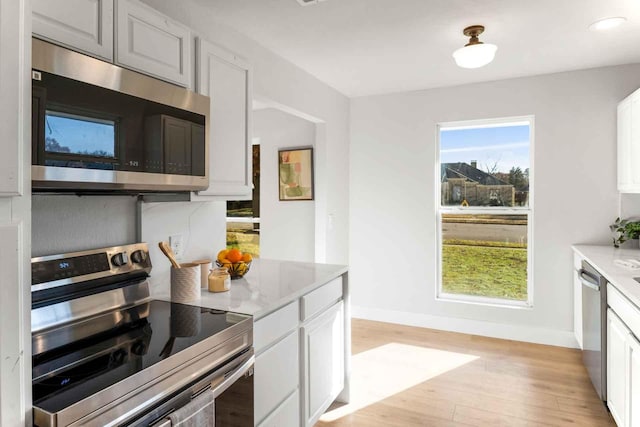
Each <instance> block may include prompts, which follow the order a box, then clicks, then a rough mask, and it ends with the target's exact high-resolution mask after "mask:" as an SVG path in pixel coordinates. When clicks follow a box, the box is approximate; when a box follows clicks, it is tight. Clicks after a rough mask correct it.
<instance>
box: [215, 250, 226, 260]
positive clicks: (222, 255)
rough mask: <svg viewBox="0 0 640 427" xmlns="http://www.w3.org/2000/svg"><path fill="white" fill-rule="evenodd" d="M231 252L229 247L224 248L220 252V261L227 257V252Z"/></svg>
mask: <svg viewBox="0 0 640 427" xmlns="http://www.w3.org/2000/svg"><path fill="white" fill-rule="evenodd" d="M228 253H229V250H228V249H223V250H221V251H220V252H218V256H217V258H218V261H220V262H222V260H223V259H227V254H228Z"/></svg>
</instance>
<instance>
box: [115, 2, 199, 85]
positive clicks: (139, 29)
mask: <svg viewBox="0 0 640 427" xmlns="http://www.w3.org/2000/svg"><path fill="white" fill-rule="evenodd" d="M115 9H116V52H115V63H116V64H118V65H121V66H123V67H126V68H131V69H133V70H136V71H139V72H141V73H145V74H149V75H152V76H154V77H158V78H160V79H162V80H167V81H170V82H172V83H176V84H178V85H180V86H185V87H188V88H191V87H192V68H191V61H192V55H191V39H192V37H191V30H190V29H189V28H188V27H186V26H184V25H182V24H180V23H178V22H175V21H172V20H171V19H169V18H168V17H166V16H165V15H163V14H161V13H159V12H157V11H156V10H154V9H152V8H150V7H148V6H146V5H144V4H142V3H140V2H139V1H137V0H116V3H115Z"/></svg>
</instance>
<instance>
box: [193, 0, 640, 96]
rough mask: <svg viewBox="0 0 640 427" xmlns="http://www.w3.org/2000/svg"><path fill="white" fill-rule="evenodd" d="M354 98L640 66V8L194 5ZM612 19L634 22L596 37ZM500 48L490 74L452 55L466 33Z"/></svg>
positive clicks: (634, 4) (331, 0) (579, 1)
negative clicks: (598, 24) (602, 22)
mask: <svg viewBox="0 0 640 427" xmlns="http://www.w3.org/2000/svg"><path fill="white" fill-rule="evenodd" d="M193 1H194V2H196V3H199V4H201V5H203V6H205V7H207V8H210V9H211V16H214V17H216V18H215V19H216V20H219V21H220V22H222V23H224V24H225V25H227V26H230V27H232V28H234V29H236V30H237V31H239V32H241V33H243V34H245V35H247V36H249V37H251V38H252V39H254V40H257V41H259V43H261V44H262V45H264V46H265V47H267V48H268V49H270V50H272V51H273V52H275V53H276V54H278V55H280V56H282V57H284V58H285V59H287V60H289V61H290V62H292V63H294V64H296V65H297V66H299V67H300V68H302V69H304V70H306V71H307V72H309V73H310V74H312V75H314V76H316V77H317V78H318V79H320V80H321V81H323V82H325V83H327V84H328V85H329V86H332V87H334V88H335V89H337V90H338V91H340V92H342V93H344V94H345V95H347V96H351V97H353V96H362V95H371V94H380V93H390V92H399V91H407V90H417V89H426V88H433V87H442V86H452V85H459V84H465V83H472V82H480V81H489V80H498V79H505V78H512V77H520V76H527V75H536V74H546V73H553V72H559V71H568V70H576V69H584V68H593V67H600V66H606V65H617V64H628V63H636V62H640V1H639V0H534V1H531V0H326V1H324V2H320V3H317V4H315V5H310V6H304V7H303V6H300V5H299V4H298V3H297V2H296V0H233V1H229V0H193ZM607 16H625V17H626V18H627V19H628V21H627V22H626V23H625V24H624V25H623V26H621V27H618V28H615V29H613V30H609V31H607V32H595V31H591V30H589V29H588V26H589V24H590V23H592V22H593V21H595V20H597V19H600V18H603V17H607ZM473 24H481V25H484V26H485V27H486V30H485V33H484V34H483V35H482V36H481V37H480V40H482V41H485V42H487V43H493V44H496V45H497V46H498V52H497V54H496V59H495V60H494V61H493V62H492V63H491V64H489V65H487V66H486V67H484V68H480V69H475V70H468V69H461V68H458V67H457V66H456V65H455V63H454V61H453V58H452V56H451V54H452V52H453V51H454V50H455V49H457V48H459V47H462V46H463V45H464V44H465V43H466V41H467V39H466V38H465V37H464V36H463V35H462V30H463V28H464V27H466V26H469V25H473Z"/></svg>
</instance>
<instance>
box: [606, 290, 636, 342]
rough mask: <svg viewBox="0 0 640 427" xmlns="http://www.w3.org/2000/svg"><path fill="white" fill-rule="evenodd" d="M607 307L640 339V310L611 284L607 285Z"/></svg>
mask: <svg viewBox="0 0 640 427" xmlns="http://www.w3.org/2000/svg"><path fill="white" fill-rule="evenodd" d="M607 305H609V307H611V309H612V310H613V311H614V312H615V313H616V314H617V315H618V317H619V318H620V320H622V321H623V322H624V323H625V324H626V325H627V327H628V328H629V329H631V332H632V333H633V334H634V335H635V336H636V337H640V309H639V308H638V307H636V306H635V305H634V304H633V303H632V302H631V301H629V300H628V299H627V298H626V297H625V296H624V295H622V294H621V293H620V291H618V290H617V289H616V288H615V287H614V286H613V285H611V284H610V283H608V284H607Z"/></svg>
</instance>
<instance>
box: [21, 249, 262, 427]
mask: <svg viewBox="0 0 640 427" xmlns="http://www.w3.org/2000/svg"><path fill="white" fill-rule="evenodd" d="M150 271H151V260H150V259H149V253H148V249H147V246H146V245H145V244H135V245H126V246H119V247H114V248H103V249H96V250H92V251H84V252H76V253H70V254H61V255H52V256H45V257H39V258H34V259H32V272H33V274H32V277H33V279H32V280H33V285H32V350H33V360H32V362H33V363H32V364H33V368H32V392H33V406H34V407H33V414H34V419H33V421H34V425H36V426H40V427H43V426H47V427H48V426H79V425H83V426H148V425H153V426H156V425H170V424H167V423H168V422H169V420H170V418H171V417H175V416H176V414H179V413H180V409H181V408H187V409H188V408H189V405H191V404H192V403H193V402H196V401H198V400H202V397H203V396H205V397H209V398H210V399H211V401H212V405H211V414H210V415H211V416H210V417H209V418H207V419H209V420H212V421H211V424H210V425H212V426H231V427H245V426H247V427H248V426H253V362H254V355H253V320H252V318H251V317H250V316H246V315H242V314H237V313H231V312H226V311H220V310H215V309H210V308H203V307H198V306H192V305H185V304H177V303H172V302H168V301H161V300H154V299H152V298H150V295H149V285H148V282H147V276H148V274H149V272H150ZM204 425H205V424H203V426H204Z"/></svg>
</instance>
